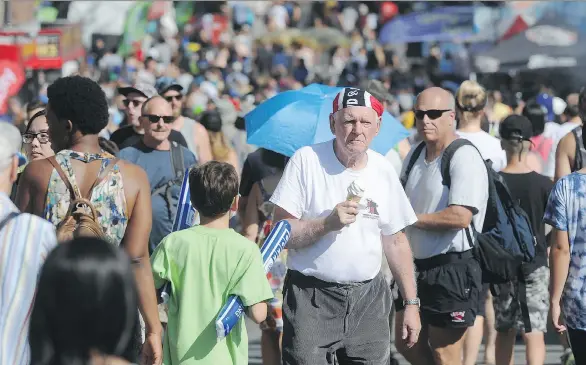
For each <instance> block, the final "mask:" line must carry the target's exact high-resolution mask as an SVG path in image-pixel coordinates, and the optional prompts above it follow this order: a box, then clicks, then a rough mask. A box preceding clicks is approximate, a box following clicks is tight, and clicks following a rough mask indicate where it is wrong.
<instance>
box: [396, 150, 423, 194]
mask: <svg viewBox="0 0 586 365" xmlns="http://www.w3.org/2000/svg"><path fill="white" fill-rule="evenodd" d="M423 147H425V142H420V143H419V144H418V145H417V147H415V151H413V154H412V155H411V158H410V159H409V162H408V163H407V167H406V168H405V172H404V173H403V176H401V185H403V187H405V186H406V185H407V180H409V174H410V173H411V170H412V169H413V166H414V165H415V162H416V161H417V159H418V158H419V155H421V151H423Z"/></svg>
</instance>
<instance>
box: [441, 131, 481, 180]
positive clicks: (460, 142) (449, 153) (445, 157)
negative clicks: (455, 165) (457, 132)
mask: <svg viewBox="0 0 586 365" xmlns="http://www.w3.org/2000/svg"><path fill="white" fill-rule="evenodd" d="M462 146H472V147H474V148H476V146H474V145H473V144H472V142H470V141H469V140H467V139H464V138H458V139H455V140H454V141H453V142H452V143H450V145H449V146H448V147H446V148H445V149H444V152H443V154H442V161H441V174H442V184H443V185H445V186H447V187H448V189H449V188H450V186H451V184H452V179H451V177H450V163H451V162H452V157H454V154H455V153H456V151H457V150H458V149H459V148H460V147H462ZM478 153H479V154H480V152H478ZM480 158H481V159H482V155H481V157H480Z"/></svg>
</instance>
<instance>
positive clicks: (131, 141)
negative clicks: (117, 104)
mask: <svg viewBox="0 0 586 365" xmlns="http://www.w3.org/2000/svg"><path fill="white" fill-rule="evenodd" d="M118 93H119V94H120V95H123V96H125V97H126V99H124V106H125V107H126V110H125V114H126V116H125V118H124V119H125V120H124V121H123V122H122V123H123V124H126V126H125V127H122V128H120V129H118V130H117V131H116V132H114V133H112V135H111V136H110V140H111V141H112V142H114V143H116V145H117V146H118V148H119V149H120V150H122V149H123V148H126V147H130V146H133V145H135V144H136V143H138V142H139V141H140V139H141V137H142V136H143V135H144V129H143V128H142V127H141V126H140V121H139V118H140V115H141V108H142V105H143V104H144V102H145V101H147V99H149V98H152V97H153V96H156V95H157V90H155V88H154V87H152V86H151V85H148V84H136V85H133V86H128V87H120V88H118ZM169 141H171V142H177V143H179V144H180V145H182V146H184V147H187V142H186V141H185V138H183V135H182V134H181V133H179V132H177V131H175V130H173V131H171V134H169Z"/></svg>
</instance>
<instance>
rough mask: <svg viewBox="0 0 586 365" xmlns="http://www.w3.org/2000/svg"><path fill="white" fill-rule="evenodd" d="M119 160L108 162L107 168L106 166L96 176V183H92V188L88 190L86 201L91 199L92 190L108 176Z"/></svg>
mask: <svg viewBox="0 0 586 365" xmlns="http://www.w3.org/2000/svg"><path fill="white" fill-rule="evenodd" d="M119 160H120V159H119V158H114V159H112V160H110V163H109V164H108V166H106V168H105V169H104V170H103V171H102V172H101V173H100V174H98V177H97V178H96V181H94V183H93V185H92V187H91V188H90V190H88V193H87V197H86V199H88V200H90V199H91V197H92V191H94V188H95V187H96V186H98V185H99V184H100V183H101V182H102V181H104V179H105V178H106V177H108V174H109V173H110V171H112V169H113V168H114V166H116V164H117V163H118V161H119Z"/></svg>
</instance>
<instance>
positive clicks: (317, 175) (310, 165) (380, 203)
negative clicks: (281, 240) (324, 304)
mask: <svg viewBox="0 0 586 365" xmlns="http://www.w3.org/2000/svg"><path fill="white" fill-rule="evenodd" d="M367 153H368V163H367V165H366V167H365V168H363V169H361V170H358V171H357V170H351V169H347V168H346V167H344V166H343V165H342V164H341V163H340V161H339V160H338V158H337V157H336V155H335V154H334V146H333V141H327V142H323V143H319V144H316V145H313V146H308V147H303V148H301V149H299V150H298V151H297V152H295V154H294V155H293V157H291V159H290V160H289V163H288V164H287V167H286V168H285V171H284V172H283V176H282V177H281V181H280V182H279V185H278V186H277V188H276V190H275V192H274V193H273V196H272V197H271V201H272V202H273V203H275V204H276V205H278V206H279V207H281V208H283V209H284V210H286V211H287V212H288V213H290V214H291V215H293V216H294V217H296V218H299V219H316V218H320V217H326V216H328V215H329V214H330V213H331V211H332V209H333V208H334V207H335V206H336V205H337V204H339V203H341V202H343V201H344V200H346V198H347V195H348V192H347V189H348V186H350V184H351V183H352V182H353V181H354V180H356V179H357V178H360V181H362V182H363V183H364V184H365V194H364V198H363V199H362V202H363V203H364V207H363V209H361V211H360V213H359V215H358V217H357V220H356V222H354V223H352V224H351V225H349V226H347V227H344V228H342V230H340V231H337V232H331V233H328V234H326V235H325V236H323V237H322V238H321V239H319V240H318V241H317V242H315V243H314V244H312V245H310V246H308V247H304V248H301V249H289V253H288V262H287V265H288V267H289V268H290V269H292V270H297V271H299V272H301V273H303V274H304V275H309V276H314V277H316V278H318V279H321V280H325V281H328V282H337V283H348V282H357V281H364V280H370V279H372V278H374V277H375V276H376V275H377V274H378V273H379V271H380V269H381V259H382V245H381V234H382V235H385V236H388V235H393V234H395V233H397V232H399V231H401V230H403V229H404V228H405V227H407V226H409V225H411V224H413V223H415V221H416V220H417V217H416V216H415V213H414V212H413V208H411V205H410V204H409V200H408V199H407V196H406V195H405V192H404V191H403V188H402V186H401V183H400V181H399V178H398V176H397V173H396V172H395V170H394V169H393V167H392V166H391V164H390V163H389V162H388V161H387V160H386V159H385V158H384V157H383V156H382V155H381V154H379V153H377V152H374V151H372V150H368V152H367Z"/></svg>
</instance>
